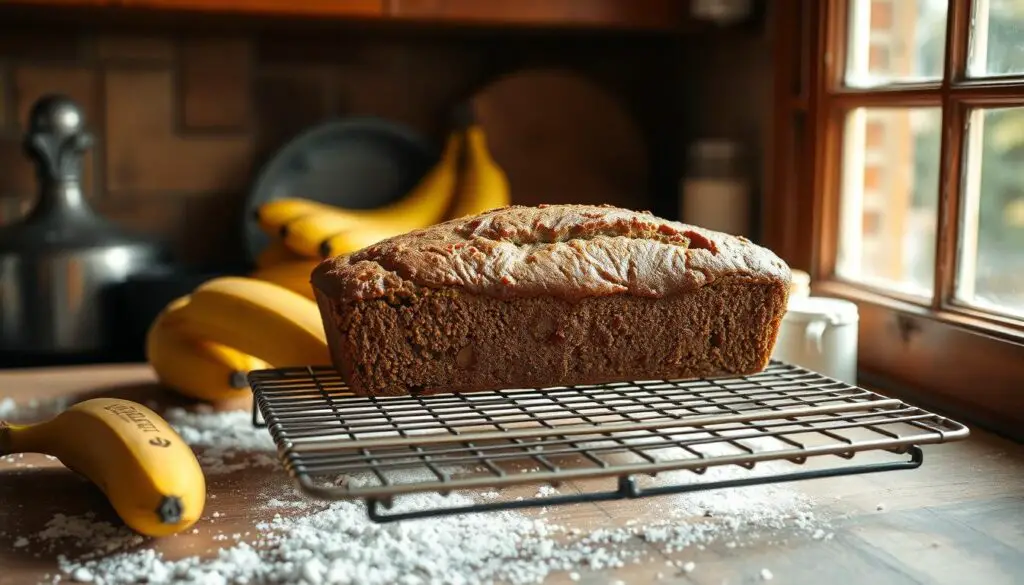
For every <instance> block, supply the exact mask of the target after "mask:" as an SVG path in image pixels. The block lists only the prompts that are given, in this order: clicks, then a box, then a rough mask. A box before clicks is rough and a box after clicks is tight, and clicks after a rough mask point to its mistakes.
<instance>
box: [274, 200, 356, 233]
mask: <svg viewBox="0 0 1024 585" xmlns="http://www.w3.org/2000/svg"><path fill="white" fill-rule="evenodd" d="M334 212H339V213H344V211H343V210H342V209H341V208H340V207H335V206H333V205H328V204H326V203H320V202H319V201H313V200H310V199H301V198H298V197H285V198H281V199H275V200H273V201H268V202H267V203H264V204H263V205H261V206H260V207H259V209H257V210H256V220H257V222H258V223H259V226H260V229H261V230H263V232H264V233H265V234H267V235H268V236H270V237H271V238H275V239H276V238H278V237H280V235H281V228H283V227H284V226H285V225H287V224H288V223H289V222H292V221H295V220H296V219H298V218H300V217H302V216H304V215H322V214H332V213H334Z"/></svg>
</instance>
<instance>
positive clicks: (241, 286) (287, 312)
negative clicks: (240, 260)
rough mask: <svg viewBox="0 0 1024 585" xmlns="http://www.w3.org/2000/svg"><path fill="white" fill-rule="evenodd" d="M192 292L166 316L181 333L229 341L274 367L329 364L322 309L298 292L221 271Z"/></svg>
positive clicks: (171, 326)
mask: <svg viewBox="0 0 1024 585" xmlns="http://www.w3.org/2000/svg"><path fill="white" fill-rule="evenodd" d="M190 297H191V298H190V299H189V302H188V303H185V304H184V305H182V306H180V307H177V308H175V310H169V311H168V312H167V315H166V316H165V319H166V320H167V325H168V326H169V327H170V328H172V329H174V330H175V331H177V332H178V333H180V334H181V335H184V336H186V337H188V338H191V339H203V340H206V341H212V342H215V343H219V344H221V345H225V346H227V347H230V348H232V349H234V350H236V351H239V352H242V353H244V354H246V355H251V356H253V357H256V358H259V359H261V360H263V361H265V362H267V363H268V364H270V365H271V366H272V367H275V368H283V367H288V366H307V365H319V364H329V363H330V354H329V352H328V350H327V340H326V337H325V336H324V327H323V321H322V320H321V318H320V311H319V309H318V308H317V305H316V303H315V302H313V301H311V300H309V299H307V298H305V297H303V296H302V295H300V294H298V293H295V292H292V291H290V290H288V289H286V288H284V287H283V286H280V285H277V284H274V283H272V282H267V281H264V280H258V279H255V278H248V277H244V276H222V277H218V278H214V279H212V280H209V281H207V282H204V283H203V284H201V285H200V286H199V287H197V288H196V289H195V290H194V291H192V294H191V295H190Z"/></svg>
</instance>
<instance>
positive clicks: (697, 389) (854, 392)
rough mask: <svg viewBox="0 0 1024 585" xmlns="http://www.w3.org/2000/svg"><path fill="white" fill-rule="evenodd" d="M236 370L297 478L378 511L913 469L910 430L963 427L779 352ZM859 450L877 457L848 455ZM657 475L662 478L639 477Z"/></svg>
mask: <svg viewBox="0 0 1024 585" xmlns="http://www.w3.org/2000/svg"><path fill="white" fill-rule="evenodd" d="M249 381H250V385H251V387H252V391H253V394H254V401H253V424H254V425H257V426H264V427H266V428H267V429H268V430H269V432H270V434H271V436H272V437H273V439H274V441H275V443H276V444H277V446H278V453H279V458H280V460H281V462H282V464H283V465H284V467H285V468H286V469H287V471H288V472H289V473H290V474H291V476H292V477H293V478H294V479H295V480H296V481H297V482H298V485H299V486H300V488H301V489H302V490H303V491H304V492H306V493H307V494H310V495H312V496H314V497H319V498H326V499H356V498H361V499H364V500H365V501H366V503H367V510H368V514H369V516H370V518H371V519H373V520H374V521H377V522H387V521H393V520H399V519H408V518H417V517H426V516H437V515H442V514H450V513H465V512H481V511H487V510H496V509H509V508H525V507H533V506H550V505H555V504H568V503H575V502H586V501H590V502H594V501H603V500H615V499H622V498H639V497H645V496H653V495H662V494H668V493H680V492H687V491H696V490H706V489H716V488H724V487H739V486H747V485H753V484H760V483H768V482H781V481H795V480H805V479H813V478H821V477H832V476H838V475H852V474H858V473H869V472H878V471H890V470H898V469H913V468H916V467H918V466H920V465H921V464H922V462H923V457H924V456H923V453H922V451H921V449H920V446H921V445H924V444H929V443H941V442H946V441H951V440H958V439H963V438H966V437H967V436H968V434H969V431H968V429H967V428H966V427H965V426H963V425H962V424H959V423H957V422H955V421H952V420H950V419H948V418H945V417H943V416H939V415H937V414H934V413H931V412H928V411H925V410H922V409H921V408H917V407H915V406H911V405H908V404H906V403H904V402H902V401H900V400H896V399H891V398H886V397H883V396H881V395H879V394H876V393H873V392H871V391H868V390H866V389H864V388H859V387H856V386H850V385H848V384H845V383H842V382H839V381H836V380H834V379H831V378H828V377H825V376H822V375H820V374H817V373H815V372H811V371H808V370H806V369H803V368H800V367H797V366H793V365H789V364H785V363H781V362H777V361H773V362H772V363H771V364H770V365H769V367H768V368H767V369H766V370H764V371H763V372H761V373H758V374H755V375H751V376H742V377H731V378H718V379H699V380H644V381H636V382H631V383H614V384H602V385H583V386H571V387H554V388H544V389H515V390H503V391H494V392H480V393H468V394H438V395H432V396H402V397H359V396H355V395H353V394H352V393H351V391H350V390H349V389H348V388H347V387H346V386H345V384H344V383H343V382H342V380H341V379H340V377H339V376H338V374H337V372H336V371H335V370H334V369H333V368H330V367H307V368H290V369H275V370H259V371H254V372H251V373H250V374H249ZM869 452H870V453H869ZM857 454H864V456H867V455H869V454H870V455H885V456H886V457H883V458H882V459H881V460H878V461H875V460H872V462H868V463H856V464H854V463H852V460H853V459H854V457H855V455H857ZM864 456H862V459H863V458H864ZM875 459H877V457H876V458H875ZM759 464H760V468H758V469H755V468H756V467H757V466H758V465H759ZM736 466H738V467H740V468H743V469H742V470H741V472H740V473H738V474H737V473H735V472H734V473H732V474H723V473H721V471H722V470H723V469H726V468H728V469H730V470H735V469H736ZM765 467H770V468H771V469H770V472H769V473H761V471H763V470H764V468H765ZM681 470H687V471H688V472H693V473H682V474H680V473H678V472H679V471H681ZM709 470H714V471H718V472H719V473H714V472H713V473H707V472H708V471H709ZM666 472H672V473H667V474H666ZM658 474H662V475H669V476H672V477H673V478H674V480H673V481H670V482H669V485H664V482H662V483H661V484H657V485H653V486H645V485H643V483H644V482H643V480H644V479H645V478H652V477H656V476H658ZM679 476H683V477H679ZM601 478H603V479H605V480H607V481H610V482H612V483H611V484H610V486H609V489H607V490H602V489H588V490H587V491H580V492H579V493H572V494H567V495H555V496H551V495H548V496H544V497H541V495H540V494H541V493H543V492H544V491H545V490H541V491H540V492H538V496H537V497H532V498H522V497H520V498H516V499H515V500H509V501H484V502H481V503H474V504H468V505H453V506H451V507H438V508H436V509H429V510H423V509H417V510H414V511H405V512H401V511H399V512H396V511H391V512H386V510H393V508H392V503H393V498H394V497H395V496H398V495H401V494H410V493H416V492H438V493H441V494H447V493H450V492H453V491H457V490H463V489H475V490H480V489H484V488H486V489H490V490H493V489H502V488H507V487H510V486H517V485H522V484H540V485H548V486H559V485H561V484H563V483H565V482H572V481H583V480H592V479H601ZM593 483H594V482H587V484H588V485H590V484H593ZM598 483H600V482H598ZM548 491H549V492H553V491H554V490H548Z"/></svg>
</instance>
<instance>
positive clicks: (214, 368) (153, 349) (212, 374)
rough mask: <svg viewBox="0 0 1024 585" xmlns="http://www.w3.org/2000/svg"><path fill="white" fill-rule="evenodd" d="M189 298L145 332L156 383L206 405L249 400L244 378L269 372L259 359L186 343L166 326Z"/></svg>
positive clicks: (212, 345)
mask: <svg viewBox="0 0 1024 585" xmlns="http://www.w3.org/2000/svg"><path fill="white" fill-rule="evenodd" d="M189 302H190V297H188V296H185V297H180V298H178V299H175V300H173V301H171V303H170V304H168V305H167V307H166V308H165V309H164V310H163V311H161V313H160V314H159V315H157V318H156V319H155V320H154V321H153V323H152V324H151V325H150V327H149V331H147V332H146V360H147V361H148V362H149V365H150V366H151V367H152V368H153V371H154V373H155V374H156V377H157V380H159V382H160V383H161V384H162V385H164V386H166V387H168V388H169V389H171V390H174V391H175V392H178V393H179V394H183V395H185V396H189V397H191V398H197V399H199V400H204V401H207V402H213V403H217V402H226V401H230V400H235V399H239V398H243V397H248V396H250V394H249V381H248V380H247V379H246V374H248V373H249V372H250V371H251V370H262V369H269V368H270V365H269V364H267V363H266V362H264V361H263V360H261V359H258V358H255V357H252V356H250V355H246V354H244V353H242V352H240V351H237V350H235V349H232V348H230V347H228V346H226V345H222V344H220V343H216V342H213V341H208V340H206V339H190V338H189V337H187V336H185V335H183V334H181V333H179V332H178V331H175V330H174V329H173V328H171V327H169V326H168V325H167V321H166V315H167V314H168V313H170V312H174V311H178V310H180V309H181V308H182V307H184V306H185V305H186V304H188V303H189Z"/></svg>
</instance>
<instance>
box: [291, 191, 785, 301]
mask: <svg viewBox="0 0 1024 585" xmlns="http://www.w3.org/2000/svg"><path fill="white" fill-rule="evenodd" d="M790 278H791V272H790V269H789V267H788V266H787V265H786V264H785V263H784V262H783V261H782V260H781V259H780V258H779V257H778V256H776V255H775V254H774V253H773V252H771V251H770V250H768V249H766V248H763V247H761V246H758V245H756V244H754V243H752V242H750V241H749V240H747V239H745V238H742V237H738V236H731V235H728V234H724V233H720V232H716V231H712V230H708V229H704V228H700V227H697V226H692V225H687V224H683V223H679V222H674V221H669V220H665V219H662V218H659V217H656V216H654V215H653V214H651V213H650V212H640V211H632V210H628V209H622V208H618V207H612V206H607V205H539V206H536V207H526V206H510V207H503V208H499V209H494V210H491V211H488V212H486V213H483V214H480V215H477V216H470V217H464V218H461V219H454V220H450V221H447V222H444V223H440V224H437V225H433V226H430V227H426V228H423V229H419V230H415V231H412V232H409V233H406V234H403V235H400V236H396V237H393V238H390V239H386V240H383V241H381V242H378V243H376V244H374V245H371V246H368V247H366V248H363V249H362V250H359V251H356V252H353V253H351V254H346V255H341V256H337V257H334V258H329V259H327V260H324V261H323V262H322V263H320V265H319V266H317V267H316V268H315V269H314V270H313V273H312V275H311V282H312V285H313V287H314V288H316V289H319V290H320V291H321V292H322V293H324V294H325V295H327V296H328V297H329V298H331V299H334V300H336V301H342V302H346V301H364V300H372V299H385V300H387V301H388V302H392V303H400V302H402V301H403V300H404V299H408V298H410V297H413V296H416V295H417V294H419V293H420V292H421V291H422V289H423V288H433V289H438V288H459V289H464V290H465V291H467V292H472V293H476V294H483V295H491V296H495V297H500V298H516V297H528V296H553V297H559V298H562V299H566V300H579V299H581V298H586V297H593V296H604V295H613V294H631V295H635V296H642V297H653V298H658V297H663V296H668V295H672V294H677V293H684V292H690V291H693V290H695V289H697V288H699V287H702V286H705V285H708V284H711V283H713V282H715V281H716V280H719V279H730V280H733V281H735V279H740V280H744V281H748V282H751V283H763V284H780V285H782V286H786V287H788V285H789V281H790Z"/></svg>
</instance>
